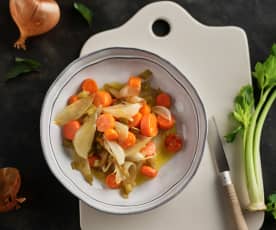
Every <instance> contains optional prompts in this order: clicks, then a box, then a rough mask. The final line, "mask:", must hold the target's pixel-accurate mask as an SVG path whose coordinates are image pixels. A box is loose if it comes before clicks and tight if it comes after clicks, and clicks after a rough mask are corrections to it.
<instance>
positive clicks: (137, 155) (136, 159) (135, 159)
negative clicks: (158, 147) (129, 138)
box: [126, 152, 147, 162]
mask: <svg viewBox="0 0 276 230" xmlns="http://www.w3.org/2000/svg"><path fill="white" fill-rule="evenodd" d="M126 159H127V160H128V161H132V162H141V161H144V160H146V159H147V158H146V157H145V156H144V155H143V154H142V153H140V152H137V153H135V154H133V155H128V156H126Z"/></svg>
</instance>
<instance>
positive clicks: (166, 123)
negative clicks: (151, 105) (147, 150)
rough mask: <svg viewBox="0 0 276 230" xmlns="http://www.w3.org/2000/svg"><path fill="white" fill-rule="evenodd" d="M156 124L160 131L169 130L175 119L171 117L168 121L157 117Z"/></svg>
mask: <svg viewBox="0 0 276 230" xmlns="http://www.w3.org/2000/svg"><path fill="white" fill-rule="evenodd" d="M157 123H158V127H159V128H160V129H164V130H167V129H170V128H172V127H173V126H174V124H175V119H174V117H172V118H171V120H168V119H166V118H164V117H163V116H160V115H158V116H157Z"/></svg>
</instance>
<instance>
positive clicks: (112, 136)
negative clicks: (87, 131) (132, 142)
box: [104, 129, 119, 141]
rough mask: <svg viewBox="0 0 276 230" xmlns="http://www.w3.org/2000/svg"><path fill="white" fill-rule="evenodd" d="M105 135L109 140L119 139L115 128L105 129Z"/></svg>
mask: <svg viewBox="0 0 276 230" xmlns="http://www.w3.org/2000/svg"><path fill="white" fill-rule="evenodd" d="M104 137H105V138H106V139H107V140H109V141H116V140H118V139H119V134H118V132H117V131H116V130H115V129H106V130H105V131H104Z"/></svg>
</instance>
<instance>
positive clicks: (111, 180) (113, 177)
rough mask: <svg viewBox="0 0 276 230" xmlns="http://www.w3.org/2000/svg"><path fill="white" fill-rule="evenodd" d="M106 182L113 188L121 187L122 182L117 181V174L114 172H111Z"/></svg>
mask: <svg viewBox="0 0 276 230" xmlns="http://www.w3.org/2000/svg"><path fill="white" fill-rule="evenodd" d="M105 183H106V185H107V186H108V187H109V188H112V189H116V188H119V187H120V184H117V183H116V175H115V174H114V173H111V174H109V175H108V176H107V177H106V179H105Z"/></svg>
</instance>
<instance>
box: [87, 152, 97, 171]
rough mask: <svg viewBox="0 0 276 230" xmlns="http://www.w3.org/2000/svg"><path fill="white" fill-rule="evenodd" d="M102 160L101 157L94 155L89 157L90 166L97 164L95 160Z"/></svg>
mask: <svg viewBox="0 0 276 230" xmlns="http://www.w3.org/2000/svg"><path fill="white" fill-rule="evenodd" d="M97 160H100V158H99V157H97V156H95V155H92V156H89V157H88V162H89V166H90V167H91V168H92V167H94V166H95V161H97Z"/></svg>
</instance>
